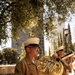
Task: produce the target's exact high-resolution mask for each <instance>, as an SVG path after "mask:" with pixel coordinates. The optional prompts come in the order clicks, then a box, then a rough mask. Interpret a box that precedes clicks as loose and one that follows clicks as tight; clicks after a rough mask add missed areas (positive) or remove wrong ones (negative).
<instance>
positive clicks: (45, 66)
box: [38, 56, 63, 75]
mask: <svg viewBox="0 0 75 75" xmlns="http://www.w3.org/2000/svg"><path fill="white" fill-rule="evenodd" d="M38 70H39V72H40V75H62V73H63V65H62V63H61V62H60V61H59V62H57V61H56V60H52V59H51V57H49V56H43V57H42V58H40V59H39V60H38Z"/></svg>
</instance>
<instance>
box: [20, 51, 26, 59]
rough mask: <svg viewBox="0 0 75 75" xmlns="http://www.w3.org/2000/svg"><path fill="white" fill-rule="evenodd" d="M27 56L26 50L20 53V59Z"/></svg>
mask: <svg viewBox="0 0 75 75" xmlns="http://www.w3.org/2000/svg"><path fill="white" fill-rule="evenodd" d="M25 56H26V52H25V50H22V52H21V54H20V56H19V57H20V60H22V59H23V58H24V57H25Z"/></svg>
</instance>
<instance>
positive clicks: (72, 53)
mask: <svg viewBox="0 0 75 75" xmlns="http://www.w3.org/2000/svg"><path fill="white" fill-rule="evenodd" d="M74 54H75V53H74V52H70V53H68V54H66V55H65V56H63V57H61V60H65V59H67V58H69V57H72V56H73V55H74Z"/></svg>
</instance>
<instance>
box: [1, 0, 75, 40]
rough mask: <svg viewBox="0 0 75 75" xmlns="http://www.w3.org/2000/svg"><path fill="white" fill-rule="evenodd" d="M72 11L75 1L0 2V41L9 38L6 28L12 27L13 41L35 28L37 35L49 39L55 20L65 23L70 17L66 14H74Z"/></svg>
mask: <svg viewBox="0 0 75 75" xmlns="http://www.w3.org/2000/svg"><path fill="white" fill-rule="evenodd" d="M74 9H75V0H0V41H1V39H6V38H7V37H9V36H8V34H7V33H8V32H6V28H7V26H11V27H12V29H11V32H12V36H11V37H12V38H13V39H14V40H15V41H16V40H17V39H19V38H20V35H21V33H22V32H26V30H30V29H32V30H34V28H35V27H36V30H37V33H39V32H41V34H44V32H45V33H46V35H48V36H49V37H51V36H50V35H51V34H54V31H53V30H54V29H55V28H56V27H55V24H54V22H55V20H57V21H59V22H63V21H65V20H66V19H67V18H68V17H69V15H70V14H69V13H68V12H71V13H74V12H75V11H74ZM42 13H43V14H44V16H43V14H42ZM41 15H42V16H41ZM40 23H42V24H40ZM34 33H35V32H34Z"/></svg>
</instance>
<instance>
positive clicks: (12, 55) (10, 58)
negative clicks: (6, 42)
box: [3, 48, 18, 64]
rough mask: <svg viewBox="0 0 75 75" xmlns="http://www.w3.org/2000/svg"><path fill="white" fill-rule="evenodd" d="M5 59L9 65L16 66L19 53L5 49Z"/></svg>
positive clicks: (11, 49)
mask: <svg viewBox="0 0 75 75" xmlns="http://www.w3.org/2000/svg"><path fill="white" fill-rule="evenodd" d="M3 58H4V59H5V61H6V62H7V63H8V64H15V63H16V62H17V61H18V52H17V50H16V49H14V48H5V49H3Z"/></svg>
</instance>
